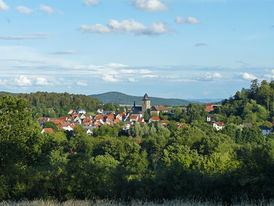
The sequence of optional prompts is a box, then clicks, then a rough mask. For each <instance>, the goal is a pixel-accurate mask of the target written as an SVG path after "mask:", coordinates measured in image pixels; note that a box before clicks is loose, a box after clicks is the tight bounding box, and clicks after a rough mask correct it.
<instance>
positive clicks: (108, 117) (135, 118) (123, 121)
mask: <svg viewBox="0 0 274 206" xmlns="http://www.w3.org/2000/svg"><path fill="white" fill-rule="evenodd" d="M218 106H219V105H215V104H211V103H209V104H206V105H205V110H206V111H207V112H208V113H209V115H208V116H207V119H206V121H207V122H208V123H210V124H211V125H212V127H213V128H215V129H216V130H217V131H219V130H222V129H223V128H224V123H223V122H216V121H215V120H214V110H215V109H216V108H217V107H218ZM173 112H174V111H169V110H168V109H167V107H166V106H164V105H155V106H151V101H150V99H149V97H148V95H147V94H145V95H144V97H143V100H142V106H136V103H135V102H134V105H133V106H132V107H131V108H130V109H128V110H127V111H124V112H122V113H116V112H115V111H104V110H103V109H98V110H97V114H96V115H94V116H93V115H90V114H88V113H87V111H86V110H84V109H79V110H74V109H70V111H69V112H68V116H63V117H60V118H57V119H56V118H49V117H40V118H39V119H38V122H39V124H40V126H41V127H44V126H43V125H44V123H45V122H54V123H55V124H56V125H57V127H58V129H63V130H65V131H73V129H74V128H75V127H76V125H82V126H83V127H84V128H85V129H86V131H87V134H88V135H92V134H93V132H92V131H93V129H94V128H100V127H101V126H103V125H114V124H119V125H121V126H122V128H123V130H129V129H130V128H131V127H132V126H133V125H134V124H135V123H139V124H146V123H151V122H160V123H161V124H162V125H163V126H164V127H167V126H168V124H169V120H164V119H160V117H159V115H160V113H162V114H169V115H172V114H173ZM146 113H147V114H149V118H148V120H147V121H145V114H146ZM188 125H189V124H188V123H182V122H177V124H176V127H177V128H179V127H181V126H188ZM42 133H54V131H53V129H52V128H43V130H42Z"/></svg>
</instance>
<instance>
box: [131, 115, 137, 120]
mask: <svg viewBox="0 0 274 206" xmlns="http://www.w3.org/2000/svg"><path fill="white" fill-rule="evenodd" d="M137 118H138V115H130V119H137Z"/></svg>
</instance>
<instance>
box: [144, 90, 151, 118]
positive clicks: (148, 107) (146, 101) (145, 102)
mask: <svg viewBox="0 0 274 206" xmlns="http://www.w3.org/2000/svg"><path fill="white" fill-rule="evenodd" d="M150 108H151V107H150V100H149V98H148V95H147V93H146V94H145V95H144V98H143V103H142V114H143V116H144V114H145V112H146V111H148V110H150ZM148 112H149V111H148Z"/></svg>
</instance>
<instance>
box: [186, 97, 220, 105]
mask: <svg viewBox="0 0 274 206" xmlns="http://www.w3.org/2000/svg"><path fill="white" fill-rule="evenodd" d="M223 100H224V99H221V98H219V99H188V101H191V102H200V103H203V104H205V103H218V102H221V101H223Z"/></svg>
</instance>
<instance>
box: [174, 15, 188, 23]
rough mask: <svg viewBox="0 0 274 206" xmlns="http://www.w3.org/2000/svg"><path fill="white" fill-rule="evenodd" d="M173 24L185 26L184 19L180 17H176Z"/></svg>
mask: <svg viewBox="0 0 274 206" xmlns="http://www.w3.org/2000/svg"><path fill="white" fill-rule="evenodd" d="M175 22H176V23H177V24H185V23H186V21H185V19H184V18H183V17H181V16H177V17H176V19H175Z"/></svg>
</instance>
